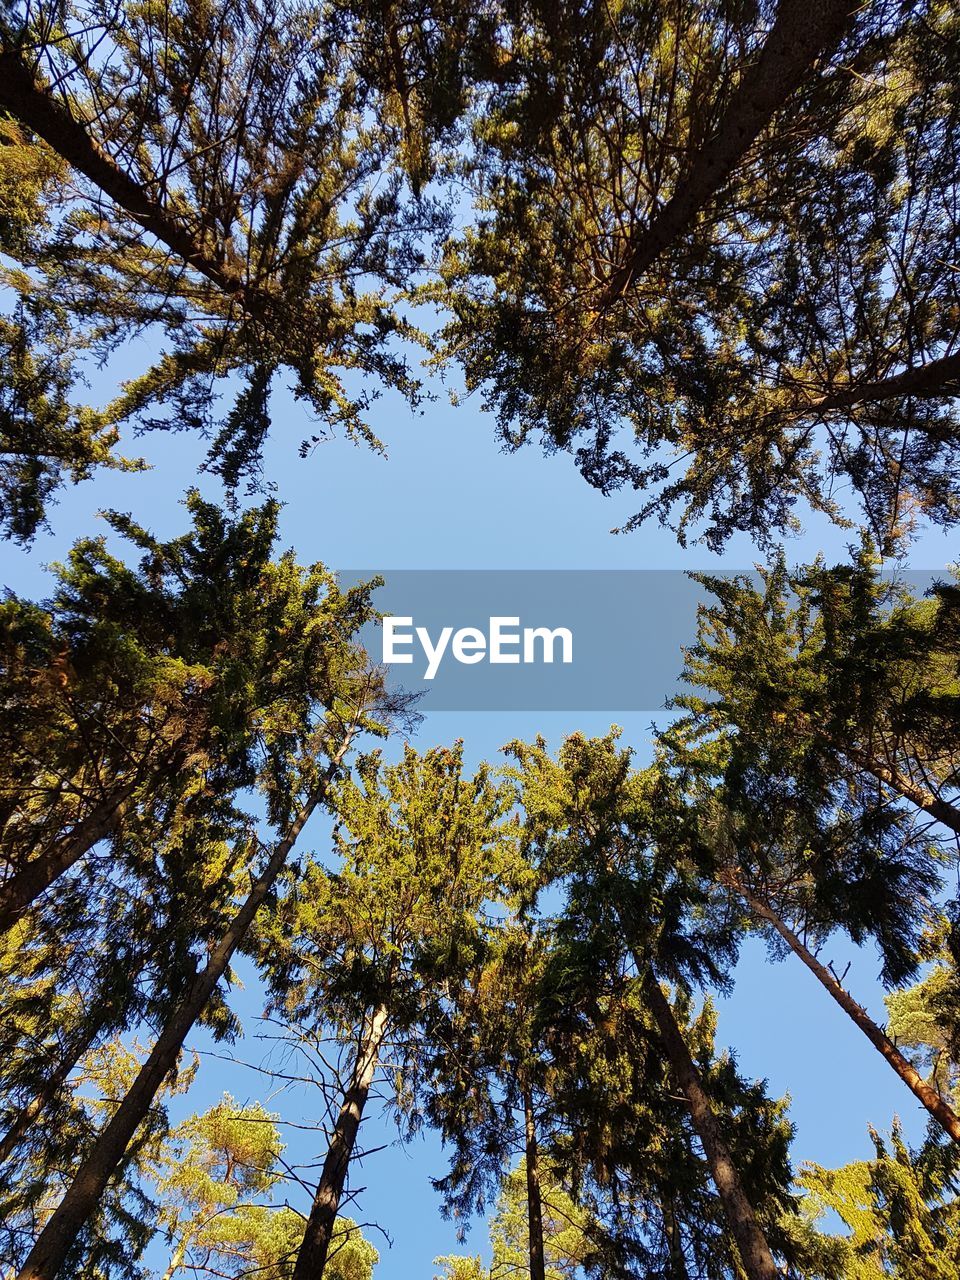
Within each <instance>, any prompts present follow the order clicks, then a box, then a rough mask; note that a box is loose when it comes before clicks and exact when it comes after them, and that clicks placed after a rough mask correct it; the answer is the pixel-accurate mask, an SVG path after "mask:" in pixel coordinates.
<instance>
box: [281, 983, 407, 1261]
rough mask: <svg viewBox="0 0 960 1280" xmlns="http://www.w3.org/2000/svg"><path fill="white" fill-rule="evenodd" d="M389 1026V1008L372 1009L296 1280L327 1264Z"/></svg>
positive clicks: (308, 1223) (329, 1150) (318, 1189)
mask: <svg viewBox="0 0 960 1280" xmlns="http://www.w3.org/2000/svg"><path fill="white" fill-rule="evenodd" d="M386 1029H387V1011H386V1009H385V1008H384V1007H383V1006H382V1005H381V1006H380V1007H379V1008H377V1009H374V1010H373V1012H372V1013H371V1015H370V1018H369V1021H368V1022H367V1025H366V1028H365V1031H364V1034H363V1036H362V1038H361V1041H360V1044H359V1046H358V1049H357V1057H356V1061H355V1062H354V1064H353V1071H352V1073H351V1079H350V1086H349V1088H348V1089H347V1091H346V1093H345V1094H344V1096H343V1102H342V1104H341V1106H340V1114H339V1115H338V1116H337V1123H336V1124H335V1125H334V1128H333V1134H332V1135H331V1138H330V1146H329V1147H328V1148H327V1157H326V1159H325V1160H324V1162H323V1171H322V1173H321V1174H320V1181H319V1183H318V1184H317V1190H316V1194H315V1195H314V1197H313V1204H312V1206H311V1208H310V1217H309V1219H308V1220H307V1229H306V1231H305V1232H304V1236H303V1240H302V1242H301V1244H300V1251H299V1253H298V1254H297V1262H296V1266H295V1267H294V1269H293V1278H292V1280H320V1278H321V1276H322V1275H323V1271H324V1267H325V1266H326V1265H327V1255H328V1253H329V1251H330V1242H331V1240H332V1239H333V1229H334V1224H335V1223H336V1220H337V1214H338V1213H339V1211H340V1201H341V1199H342V1198H343V1188H344V1184H345V1182H346V1178H347V1171H348V1169H349V1168H350V1161H351V1159H352V1157H353V1150H354V1147H355V1145H356V1141H357V1133H358V1132H359V1129H360V1121H361V1119H362V1118H363V1109H364V1107H365V1106H366V1103H367V1097H368V1095H369V1093H370V1086H371V1084H372V1083H373V1077H374V1075H375V1074H376V1070H377V1063H378V1062H379V1060H380V1046H381V1045H382V1044H383V1037H384V1034H385V1032H386Z"/></svg>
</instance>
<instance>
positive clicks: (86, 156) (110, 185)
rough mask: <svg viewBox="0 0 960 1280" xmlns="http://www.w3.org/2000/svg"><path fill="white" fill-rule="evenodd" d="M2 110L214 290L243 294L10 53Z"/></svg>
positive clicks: (236, 279) (1, 57)
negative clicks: (191, 268)
mask: <svg viewBox="0 0 960 1280" xmlns="http://www.w3.org/2000/svg"><path fill="white" fill-rule="evenodd" d="M0 106H3V107H4V108H5V109H6V110H7V111H9V112H10V113H11V114H12V115H14V116H16V117H17V119H18V120H20V121H21V123H23V124H25V125H26V126H27V128H28V129H30V130H32V132H34V133H35V134H37V135H38V136H39V137H41V138H42V139H43V140H44V142H46V143H48V144H49V145H50V146H51V147H52V148H53V149H54V151H56V152H57V154H58V155H60V156H62V157H63V159H64V160H66V161H67V163H68V164H71V165H72V166H73V167H74V169H76V170H78V171H79V172H80V173H82V174H83V175H84V176H85V177H87V178H89V179H90V181H91V182H92V183H94V185H95V186H97V187H99V188H100V190H101V191H102V192H103V193H104V195H106V196H109V198H110V199H111V200H112V201H113V202H114V204H116V205H118V206H119V207H120V208H121V209H124V210H126V212H127V213H129V214H131V215H132V216H133V217H134V218H135V219H136V220H137V222H138V223H139V224H140V226H142V227H143V229H144V230H145V231H148V232H150V234H151V235H154V236H156V238H157V239H158V240H160V241H161V242H162V243H163V244H165V245H166V246H167V248H168V249H172V250H173V252H174V253H175V254H176V255H177V256H178V257H179V258H182V259H183V261H184V262H186V263H189V265H190V266H191V267H193V268H194V270H196V271H199V272H200V274H201V275H203V276H205V277H206V278H207V279H208V280H210V281H211V283H213V284H215V285H216V286H217V288H218V289H221V290H223V292H224V293H227V294H236V293H239V292H241V291H242V289H243V279H242V277H241V276H239V275H235V274H233V273H232V272H230V271H228V270H227V269H226V268H224V267H222V266H220V264H219V263H218V262H217V261H216V260H215V259H214V258H213V257H212V256H211V255H210V254H208V253H207V251H206V249H205V248H204V246H203V245H201V244H199V243H198V242H197V241H196V240H194V238H193V236H192V235H191V234H190V233H189V232H188V231H186V230H185V229H184V228H183V227H181V226H178V225H177V223H175V222H174V221H173V220H172V219H171V218H170V217H169V215H168V214H167V213H166V211H165V210H164V209H163V208H162V206H160V205H158V204H157V202H156V200H155V199H154V197H153V196H151V195H150V194H149V193H148V192H147V190H146V189H145V188H144V187H143V186H141V184H140V183H138V182H135V181H134V179H133V178H131V177H130V176H129V174H127V173H125V172H124V171H123V170H122V169H121V168H120V167H119V166H118V165H117V163H116V161H115V160H114V159H113V157H112V156H110V155H108V154H107V152H105V151H103V150H102V149H101V148H100V147H99V146H98V145H97V143H96V142H94V141H93V139H92V138H91V137H90V135H89V134H88V133H87V130H86V128H85V126H84V125H83V124H82V123H81V122H80V121H79V120H77V119H75V117H74V116H73V115H72V114H71V112H70V110H69V108H68V107H67V106H65V105H64V103H62V102H60V101H58V100H57V99H56V98H55V97H54V96H53V94H52V93H51V92H50V90H49V89H47V88H45V87H44V86H43V85H41V84H38V83H37V80H36V79H35V77H34V74H33V72H32V71H31V69H30V68H29V67H28V66H27V65H26V64H25V63H24V62H23V60H22V58H21V57H20V55H19V54H18V53H17V52H16V51H14V50H7V51H5V52H3V53H0Z"/></svg>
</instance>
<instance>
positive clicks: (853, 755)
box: [844, 750, 960, 835]
mask: <svg viewBox="0 0 960 1280" xmlns="http://www.w3.org/2000/svg"><path fill="white" fill-rule="evenodd" d="M844 754H845V755H846V756H847V758H848V759H849V760H850V761H851V762H852V763H853V764H855V765H856V766H857V768H858V769H863V770H864V771H865V772H866V773H872V774H873V776H874V777H875V778H876V779H877V780H878V782H884V783H886V785H887V786H888V787H890V789H891V790H892V791H896V792H897V794H898V795H900V796H902V797H903V798H904V800H909V801H910V803H911V804H913V805H916V807H917V808H918V809H922V810H923V812H924V813H928V814H929V815H930V817H931V818H935V819H936V821H937V822H940V823H942V824H943V825H944V826H945V827H948V828H949V829H950V830H951V831H955V832H956V833H957V834H958V835H960V809H958V808H957V807H956V805H953V804H950V802H949V801H948V800H941V799H940V798H939V796H935V795H934V794H933V792H932V791H929V790H928V789H927V788H926V787H922V786H919V785H918V784H917V783H916V782H914V781H913V780H912V779H911V778H908V777H907V776H906V775H905V774H903V773H901V772H900V770H899V769H894V768H891V766H890V765H888V764H884V763H883V761H881V760H878V759H877V758H876V756H874V755H871V754H870V753H869V752H866V751H853V750H847V751H845V753H844Z"/></svg>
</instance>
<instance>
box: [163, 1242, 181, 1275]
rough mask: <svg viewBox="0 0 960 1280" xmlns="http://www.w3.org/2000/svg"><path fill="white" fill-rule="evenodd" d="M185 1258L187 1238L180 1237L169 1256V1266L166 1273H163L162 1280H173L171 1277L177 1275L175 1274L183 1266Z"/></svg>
mask: <svg viewBox="0 0 960 1280" xmlns="http://www.w3.org/2000/svg"><path fill="white" fill-rule="evenodd" d="M186 1256H187V1237H186V1235H183V1236H181V1237H180V1243H179V1244H178V1245H177V1247H176V1248H175V1249H174V1251H173V1253H172V1254H171V1255H170V1265H169V1266H168V1267H167V1269H166V1271H165V1272H164V1273H163V1277H162V1280H173V1277H174V1276H175V1275H176V1274H177V1272H178V1271H179V1270H180V1268H181V1267H182V1266H183V1260H184V1258H185V1257H186Z"/></svg>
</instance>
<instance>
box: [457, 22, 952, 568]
mask: <svg viewBox="0 0 960 1280" xmlns="http://www.w3.org/2000/svg"><path fill="white" fill-rule="evenodd" d="M510 18H511V21H509V22H506V23H504V25H503V33H502V35H501V45H502V49H503V52H502V54H501V75H500V78H499V80H498V81H495V82H493V83H492V84H491V85H490V86H489V87H487V88H486V89H485V91H483V92H481V93H480V94H479V95H478V99H477V106H476V108H475V109H474V111H473V112H472V113H471V125H472V143H473V147H472V151H471V153H470V154H468V156H467V157H466V159H465V161H464V166H463V167H464V170H465V173H466V176H467V178H468V180H469V181H470V183H471V187H472V190H473V194H474V208H475V211H476V213H475V218H474V221H473V222H472V223H470V224H468V226H467V227H466V229H465V230H464V232H463V233H462V234H461V235H459V236H455V237H452V238H451V239H450V241H449V242H448V245H447V252H446V257H445V261H444V264H443V268H442V277H443V283H442V285H441V286H440V287H438V289H437V291H436V293H437V296H439V297H440V298H441V300H442V302H443V304H444V305H445V307H446V308H447V309H448V310H449V311H450V312H451V313H452V319H451V320H450V321H449V323H448V324H447V326H446V327H445V330H444V337H445V353H446V355H447V357H448V358H452V359H456V360H457V361H458V362H459V363H460V364H461V366H462V368H463V370H464V374H465V377H466V381H467V385H468V387H469V388H470V389H478V390H480V391H481V392H482V393H483V396H484V400H485V405H486V407H488V408H490V409H491V410H493V411H494V412H495V413H496V415H497V422H498V431H499V434H500V436H501V438H502V439H503V441H504V442H505V443H506V444H507V446H508V447H511V448H513V447H517V446H518V445H520V444H521V443H523V442H524V441H526V440H529V439H531V438H539V439H541V440H542V442H543V444H544V447H545V449H546V450H548V451H555V450H565V451H567V450H569V451H570V452H572V453H573V454H574V456H575V460H576V464H577V466H578V468H579V470H580V471H581V473H582V474H583V476H584V478H585V479H586V480H587V481H588V482H589V483H590V484H592V485H594V486H595V487H597V488H599V489H600V490H601V491H602V492H604V493H610V492H612V491H614V490H617V489H619V488H621V487H628V488H632V489H635V490H638V491H640V492H641V493H642V497H643V506H642V507H641V509H640V511H639V512H638V513H637V514H636V515H635V516H634V517H632V518H631V519H629V520H627V522H626V524H625V526H624V527H625V528H632V527H635V526H636V525H637V524H638V523H640V522H641V521H643V520H644V519H646V518H647V517H649V516H651V515H658V516H659V517H660V518H661V520H663V521H669V522H671V523H672V524H673V526H674V527H675V528H676V529H677V531H678V533H679V534H680V536H681V538H685V537H686V536H687V535H688V534H689V533H691V532H694V533H702V534H703V536H705V537H706V539H707V541H708V542H709V543H710V544H711V545H713V546H717V545H719V544H720V543H722V542H723V541H724V539H725V538H726V537H727V536H729V535H730V534H731V533H733V532H734V531H737V530H745V531H748V532H749V533H751V534H752V535H753V536H755V537H757V538H758V539H759V540H761V541H763V540H769V538H770V536H771V533H772V531H773V530H774V529H782V528H785V527H790V526H791V525H792V524H794V523H795V515H794V509H795V508H796V507H797V505H798V504H804V505H806V506H807V507H813V508H814V509H817V510H820V511H823V512H825V513H827V514H828V515H829V516H831V517H833V518H835V519H839V520H841V522H842V520H843V518H844V517H843V513H842V511H841V508H840V506H839V505H838V504H837V502H836V501H835V499H834V497H833V494H832V484H833V483H834V482H836V481H841V480H842V481H843V482H844V483H849V484H850V485H851V486H852V488H853V489H854V490H855V492H856V493H857V494H858V496H859V497H860V498H862V501H863V506H864V508H865V512H866V516H867V519H868V522H869V524H870V527H871V528H872V529H873V530H874V533H875V536H876V537H877V539H878V541H880V542H881V543H882V544H884V545H887V544H894V543H896V542H897V541H898V540H899V539H900V538H901V537H902V536H903V535H904V534H905V533H906V532H907V531H908V529H909V526H910V524H911V522H912V520H913V519H914V518H915V516H916V515H917V513H918V511H922V512H923V514H924V515H926V516H927V517H929V518H931V519H933V520H935V521H940V522H943V523H947V524H949V523H951V522H952V521H953V520H955V519H956V511H957V495H956V489H955V486H954V483H953V478H952V477H953V475H954V474H955V470H956V466H955V464H956V450H957V443H958V431H957V421H956V415H955V412H954V411H953V408H952V401H953V398H954V397H955V395H956V390H957V385H958V382H957V380H958V375H960V355H958V352H957V338H958V331H957V318H956V304H955V281H954V279H953V276H952V274H951V275H948V276H947V277H945V276H944V275H943V273H942V272H941V270H940V268H939V267H938V265H937V263H939V262H944V261H952V260H953V256H954V253H955V248H956V230H957V229H956V220H955V218H954V217H953V215H952V214H946V213H943V214H941V212H940V211H941V210H946V209H947V208H952V207H953V202H954V200H955V194H956V185H955V184H956V173H957V164H956V156H955V154H954V151H953V147H954V145H955V143H954V141H950V142H947V141H946V138H947V136H948V134H951V133H953V132H954V131H955V128H956V123H957V112H958V107H960V100H958V97H957V94H956V89H955V85H956V78H957V76H956V72H957V61H956V60H957V50H958V48H960V41H958V39H957V26H956V22H957V19H956V14H955V13H954V12H953V11H952V10H951V9H950V8H949V6H946V5H943V4H942V3H940V2H939V0H930V3H924V4H922V5H920V6H913V7H910V8H904V7H903V6H897V5H888V4H883V3H880V4H873V5H869V6H861V7H859V8H854V7H852V6H849V5H846V4H837V5H834V4H830V3H823V4H819V3H818V4H814V5H802V4H794V3H792V2H790V0H781V3H779V4H772V3H771V4H749V5H738V6H726V7H724V8H723V9H722V10H716V9H714V8H712V7H710V6H709V5H699V4H698V5H685V6H680V7H679V8H664V6H662V5H657V4H651V3H646V2H645V0H635V2H631V3H627V4H621V5H618V6H617V7H616V9H615V10H612V9H609V8H608V7H605V6H599V5H597V6H593V5H584V4H579V3H570V4H563V5H560V6H553V7H552V8H551V9H550V10H549V11H547V10H543V9H541V7H539V6H536V5H527V6H523V7H521V8H520V9H515V10H513V11H512V12H511V14H510Z"/></svg>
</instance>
